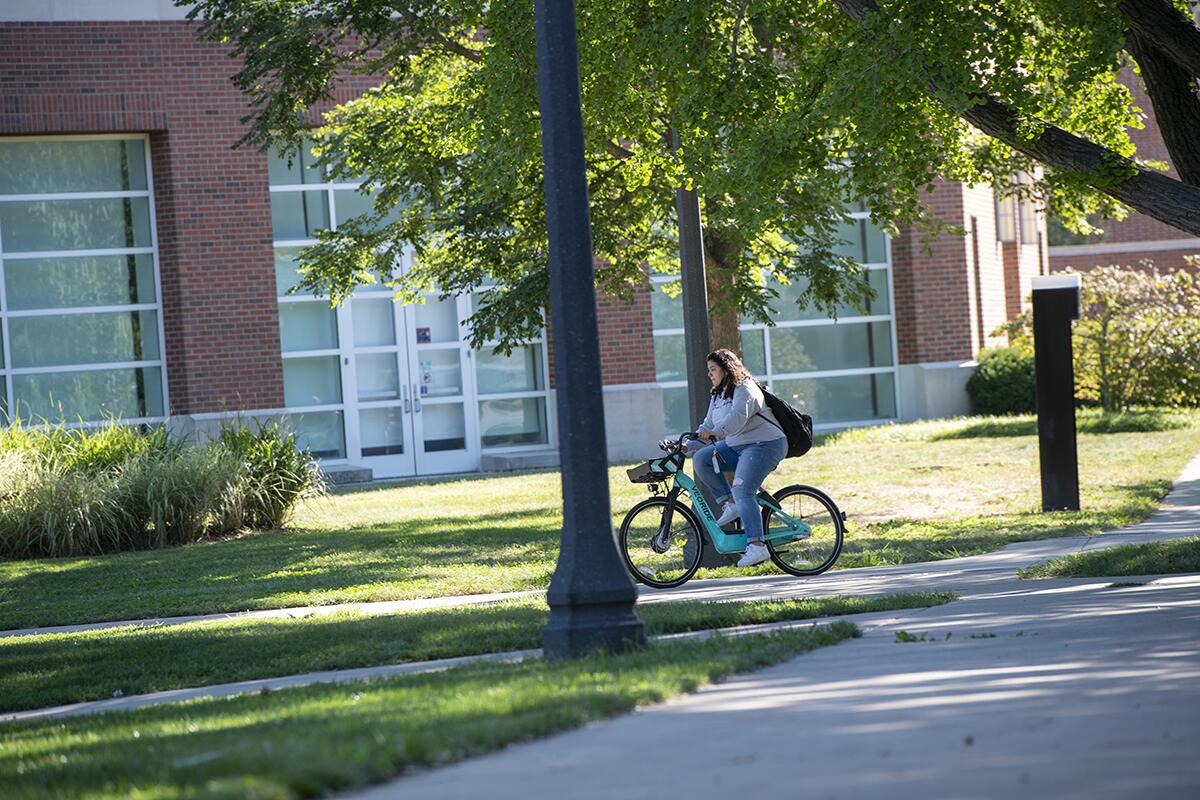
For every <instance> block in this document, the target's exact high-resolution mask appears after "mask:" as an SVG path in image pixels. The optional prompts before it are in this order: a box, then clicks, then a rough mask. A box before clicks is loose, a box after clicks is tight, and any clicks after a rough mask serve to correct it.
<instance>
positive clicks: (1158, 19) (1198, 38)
mask: <svg viewBox="0 0 1200 800" xmlns="http://www.w3.org/2000/svg"><path fill="white" fill-rule="evenodd" d="M1118 8H1120V9H1121V13H1122V14H1124V15H1125V18H1126V19H1128V20H1129V27H1131V28H1132V29H1133V30H1134V31H1136V32H1137V33H1138V34H1139V35H1140V36H1141V37H1142V39H1143V40H1144V41H1146V42H1152V43H1153V44H1154V46H1155V47H1157V48H1158V49H1159V50H1161V51H1162V53H1163V55H1164V56H1166V57H1167V58H1169V59H1170V60H1171V61H1173V62H1175V64H1177V65H1178V66H1179V67H1181V68H1182V69H1183V70H1184V71H1186V72H1187V73H1188V74H1189V75H1191V76H1192V77H1193V78H1200V28H1197V27H1196V23H1195V22H1193V21H1192V20H1190V19H1188V18H1187V17H1186V16H1185V15H1183V14H1182V13H1180V11H1179V9H1177V8H1175V6H1173V5H1172V4H1171V3H1170V0H1121V2H1120V4H1119V5H1118ZM1135 58H1136V56H1135ZM1139 61H1140V59H1139ZM1157 105H1158V103H1157V102H1155V106H1156V108H1157Z"/></svg>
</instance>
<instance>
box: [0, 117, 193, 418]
mask: <svg viewBox="0 0 1200 800" xmlns="http://www.w3.org/2000/svg"><path fill="white" fill-rule="evenodd" d="M112 140H139V141H141V142H142V144H143V149H142V154H143V157H144V158H145V167H146V188H145V189H128V190H119V191H111V192H95V191H89V192H53V193H47V194H2V195H0V203H6V202H42V201H54V200H107V199H114V198H135V197H144V198H146V206H147V213H148V215H149V217H150V219H149V225H150V243H149V245H148V246H146V247H109V248H89V249H79V250H43V251H30V252H21V253H15V254H12V255H6V254H5V252H4V239H3V232H2V231H0V339H2V340H3V343H2V346H0V347H2V349H0V381H3V384H4V386H3V390H4V401H5V413H4V415H3V416H2V417H0V425H8V424H11V423H12V421H13V420H14V419H16V416H15V415H16V413H17V411H18V409H17V408H16V405H15V403H16V397H15V388H14V385H13V376H15V375H46V374H59V373H70V372H110V371H114V370H119V369H149V368H154V367H158V368H159V376H160V383H161V392H162V404H163V408H162V411H163V413H162V414H159V415H147V416H139V417H119V418H118V419H119V421H120V422H121V424H123V425H140V424H156V423H162V422H164V421H165V420H166V419H167V418H168V417H169V416H170V413H171V400H170V393H169V380H168V377H167V339H166V330H165V325H164V321H163V296H162V269H161V266H160V262H159V246H158V214H157V210H156V208H155V200H154V172H153V158H152V154H151V152H150V147H151V142H150V136H149V135H148V134H145V133H141V134H136V133H97V134H62V135H37V136H0V146H3V145H4V144H5V143H7V142H36V141H50V142H61V141H112ZM129 255H149V256H150V258H151V264H152V268H153V271H154V297H155V302H154V303H130V304H128V305H118V306H114V305H104V306H70V307H67V308H53V309H45V308H39V309H23V310H19V311H10V310H9V308H8V280H7V274H6V270H5V264H6V262H11V261H32V260H36V259H46V258H85V257H89V256H101V257H103V256H129ZM143 311H153V312H155V317H156V325H155V335H156V336H157V337H158V345H159V348H158V352H159V357H158V358H157V359H144V360H141V361H120V362H116V361H112V362H104V363H81V364H63V365H58V366H50V367H14V366H13V362H12V338H11V335H10V330H9V320H10V319H15V318H29V317H38V316H69V315H73V314H89V313H121V312H143ZM108 421H109V420H108V419H107V418H105V417H101V418H98V419H75V420H67V419H61V420H54V419H48V418H44V417H39V418H35V419H30V420H22V424H29V425H32V426H34V427H41V426H43V425H62V426H64V427H66V428H82V427H94V426H97V425H103V424H106V423H107V422H108Z"/></svg>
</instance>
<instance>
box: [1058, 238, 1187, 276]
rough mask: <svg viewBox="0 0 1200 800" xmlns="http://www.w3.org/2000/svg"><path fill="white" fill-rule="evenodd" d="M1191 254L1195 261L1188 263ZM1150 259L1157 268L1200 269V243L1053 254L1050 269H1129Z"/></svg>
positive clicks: (1140, 266)
mask: <svg viewBox="0 0 1200 800" xmlns="http://www.w3.org/2000/svg"><path fill="white" fill-rule="evenodd" d="M1189 256H1191V257H1192V258H1193V259H1195V261H1194V262H1193V263H1191V264H1189V263H1188V260H1187V259H1188V257H1189ZM1147 260H1148V261H1150V262H1152V263H1153V265H1154V269H1157V270H1180V269H1189V270H1191V271H1192V272H1198V271H1200V244H1197V245H1196V246H1195V247H1192V248H1189V249H1185V250H1139V251H1138V252H1135V253H1091V254H1088V255H1080V256H1051V257H1050V269H1051V271H1053V272H1061V271H1063V270H1065V269H1067V268H1071V269H1074V270H1076V271H1077V272H1087V271H1089V270H1092V269H1095V268H1096V267H1101V266H1120V267H1125V268H1127V269H1144V268H1146V267H1147V264H1146V263H1145V262H1146V261H1147Z"/></svg>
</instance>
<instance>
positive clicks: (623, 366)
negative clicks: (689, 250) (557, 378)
mask: <svg viewBox="0 0 1200 800" xmlns="http://www.w3.org/2000/svg"><path fill="white" fill-rule="evenodd" d="M602 266H603V264H597V265H596V267H597V268H598V269H599V268H601V267H602ZM596 323H597V327H598V328H599V340H600V377H601V381H602V383H603V384H604V385H605V386H616V385H619V384H626V383H654V380H655V376H654V335H653V331H654V322H653V319H652V318H651V315H650V293H649V291H645V292H638V293H637V294H636V295H634V298H633V301H632V302H625V301H624V300H620V299H618V298H615V297H612V296H610V295H606V294H604V293H603V292H602V291H601V290H600V289H597V290H596ZM546 358H547V359H549V363H550V388H554V320H553V319H551V317H550V314H549V312H547V314H546Z"/></svg>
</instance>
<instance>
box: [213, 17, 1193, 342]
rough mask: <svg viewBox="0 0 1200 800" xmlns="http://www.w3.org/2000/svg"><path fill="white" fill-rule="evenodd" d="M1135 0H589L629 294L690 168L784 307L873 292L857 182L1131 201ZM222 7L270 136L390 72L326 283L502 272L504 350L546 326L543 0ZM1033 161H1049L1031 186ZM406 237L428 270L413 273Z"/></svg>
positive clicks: (314, 262)
mask: <svg viewBox="0 0 1200 800" xmlns="http://www.w3.org/2000/svg"><path fill="white" fill-rule="evenodd" d="M1138 1H1139V2H1146V3H1153V2H1156V1H1157V0H1138ZM1129 2H1130V0H1124V2H1118V1H1117V0H994V2H989V3H975V2H970V0H880V2H878V3H876V2H875V0H813V2H795V0H791V1H790V2H779V0H726V1H725V2H721V1H719V0H688V1H687V2H683V1H682V0H636V1H633V0H604V2H596V1H595V0H577V10H578V25H579V50H580V59H581V63H580V71H581V76H582V84H583V102H584V109H583V111H584V126H585V131H586V136H587V153H588V179H589V187H590V199H591V208H592V224H593V237H594V243H595V250H596V255H597V257H598V258H599V259H601V260H602V262H603V266H602V267H601V268H600V269H599V270H598V280H599V281H600V283H601V284H602V286H603V287H604V288H605V289H607V290H608V291H610V292H612V293H614V294H617V295H624V296H628V295H629V294H630V293H631V292H633V291H637V290H640V288H641V287H643V286H644V282H645V278H644V269H645V267H646V265H649V266H650V268H651V269H655V270H663V271H674V270H675V269H676V263H677V253H678V245H677V240H676V236H675V219H674V215H675V205H674V190H675V188H676V187H677V186H680V185H684V186H688V187H694V188H695V189H696V191H697V192H698V193H699V195H700V197H701V202H702V209H703V215H704V224H705V246H706V259H707V262H708V266H709V269H710V271H713V270H717V271H720V272H721V273H722V274H724V275H725V276H726V277H727V280H726V281H725V284H726V285H727V286H728V292H727V293H726V294H725V296H722V297H718V298H717V300H718V302H720V303H724V304H726V305H727V306H728V307H730V308H733V307H737V308H739V309H740V310H741V311H742V312H743V313H745V314H748V315H750V316H751V317H755V318H758V319H763V320H768V321H769V315H770V306H771V303H772V302H779V300H778V297H777V295H776V293H775V291H774V290H773V289H772V286H773V285H774V284H776V283H788V282H796V281H800V282H802V283H801V285H802V286H804V287H805V288H806V290H805V291H804V292H803V293H802V294H801V295H800V302H801V303H805V304H812V305H814V306H816V307H818V308H820V309H824V310H830V309H832V308H833V307H834V306H836V305H837V304H838V303H839V302H842V301H844V300H846V299H849V300H850V301H852V302H854V301H861V300H863V299H865V298H867V297H868V296H869V295H870V289H869V288H868V287H867V286H866V283H865V281H864V280H863V277H862V274H861V272H860V271H858V270H856V269H853V268H852V264H851V263H850V261H849V259H847V258H845V257H842V256H838V255H836V254H835V252H834V250H835V248H836V247H837V246H838V244H839V243H840V238H841V237H840V236H839V233H838V231H839V227H840V226H841V225H843V224H844V222H845V220H846V217H845V214H846V208H847V207H848V204H849V203H851V202H852V201H854V202H857V201H858V200H860V199H861V200H862V201H863V202H865V204H866V208H867V209H868V210H869V211H870V212H871V215H872V218H873V219H874V220H875V221H876V222H877V223H879V224H883V225H885V226H888V227H889V228H890V229H892V230H894V229H895V226H896V225H898V224H905V223H911V222H916V223H919V224H922V225H923V226H924V227H925V230H927V231H932V230H936V229H937V226H938V223H937V221H936V220H933V219H931V218H929V217H928V216H927V214H926V211H925V209H924V208H923V207H922V205H921V197H922V194H923V192H924V190H925V189H926V188H928V187H930V186H931V184H932V183H933V181H934V180H935V178H936V177H938V176H939V175H940V176H944V177H946V178H949V179H953V180H963V181H968V182H971V183H991V184H993V185H995V186H997V187H999V188H1000V189H1001V191H1003V192H1034V193H1035V194H1037V195H1038V197H1039V198H1040V199H1041V200H1043V201H1047V202H1049V203H1051V204H1052V205H1053V207H1054V208H1055V210H1056V212H1057V214H1058V215H1059V216H1060V218H1062V219H1063V220H1064V221H1065V222H1066V223H1067V224H1068V225H1069V226H1074V227H1076V228H1080V227H1083V226H1086V225H1087V223H1086V221H1085V215H1086V214H1089V213H1101V214H1105V215H1120V214H1122V213H1123V210H1124V207H1123V205H1122V203H1121V201H1120V200H1118V199H1116V197H1114V196H1113V195H1114V194H1116V195H1117V196H1118V197H1119V196H1120V192H1114V191H1113V187H1121V186H1124V185H1126V184H1128V183H1129V182H1130V181H1131V180H1135V179H1137V178H1138V176H1140V175H1141V174H1142V173H1143V172H1146V170H1145V169H1144V167H1143V166H1142V165H1139V164H1137V162H1136V161H1133V160H1131V159H1132V157H1134V156H1135V153H1134V148H1133V146H1132V144H1131V143H1130V141H1129V138H1128V136H1127V130H1128V129H1129V128H1132V127H1137V126H1138V125H1139V124H1140V123H1139V117H1138V110H1137V109H1136V108H1134V107H1133V105H1132V103H1131V100H1130V96H1129V93H1128V91H1127V89H1126V88H1125V87H1124V86H1123V85H1121V84H1120V83H1119V82H1118V80H1117V76H1118V72H1119V70H1120V69H1121V67H1122V66H1123V65H1126V64H1128V63H1130V62H1129V57H1128V56H1127V55H1126V54H1125V53H1124V48H1125V47H1126V34H1127V27H1128V25H1127V21H1126V17H1125V16H1124V15H1123V13H1122V12H1121V9H1119V8H1118V6H1123V5H1128V4H1129ZM1165 2H1166V0H1161V3H1164V4H1165ZM195 6H196V7H195V9H194V11H193V16H195V17H196V18H198V19H200V20H201V21H202V22H203V27H202V34H203V35H204V36H206V37H208V38H210V39H213V40H216V41H222V42H228V43H231V44H232V45H233V54H234V55H235V56H236V57H239V58H240V59H242V61H241V64H242V66H241V68H240V71H239V72H238V73H237V75H236V78H235V82H236V84H237V85H238V86H239V87H240V88H241V89H242V91H244V92H245V93H246V94H247V95H248V96H249V98H250V100H251V102H252V104H253V114H252V116H251V117H250V118H249V121H250V123H251V127H250V128H249V132H248V134H247V137H246V141H247V142H249V143H251V144H255V145H258V146H279V145H280V144H281V143H282V144H287V143H292V144H294V143H295V142H297V141H298V139H299V137H300V136H302V135H304V134H305V133H306V131H305V128H306V127H307V125H308V120H310V119H311V118H312V116H311V110H312V109H313V108H314V107H315V106H320V105H321V104H323V103H326V102H328V100H329V98H330V97H331V92H332V90H333V89H334V88H335V87H336V86H337V84H338V82H339V80H340V79H341V78H342V77H344V76H345V75H347V74H349V73H351V72H354V71H361V72H367V73H371V74H375V75H378V76H380V77H381V79H382V80H381V83H380V84H379V85H378V87H377V88H376V89H374V90H371V91H369V92H367V93H366V94H365V95H363V96H361V97H359V98H358V99H356V100H353V101H351V102H348V103H344V104H342V105H340V106H336V107H335V108H333V109H332V110H331V111H329V112H328V113H327V114H326V115H325V117H324V127H322V128H320V129H319V131H318V132H317V134H316V136H317V140H318V143H319V145H318V149H319V152H321V153H322V154H323V158H325V159H326V160H327V161H329V162H330V164H331V168H332V170H333V172H334V174H335V175H336V176H340V177H343V178H349V177H352V176H355V177H357V176H361V177H364V178H365V179H366V180H368V181H370V182H373V183H374V184H376V185H377V186H378V190H377V192H376V195H375V196H376V213H375V214H374V215H373V216H369V215H368V216H364V217H359V218H356V219H354V220H351V221H350V222H349V223H347V224H344V225H341V226H339V228H338V230H337V231H336V232H326V233H323V234H321V236H320V237H319V239H320V241H319V243H318V244H317V245H315V246H313V247H311V248H309V249H308V250H307V251H306V254H305V256H304V262H305V264H304V269H305V270H306V271H305V284H306V286H307V287H309V288H311V289H314V290H316V291H318V292H320V293H323V294H327V295H328V296H330V297H331V298H332V299H333V300H335V301H336V300H340V299H343V298H345V297H346V296H347V295H348V294H349V293H350V292H352V291H353V289H354V287H355V286H357V285H360V284H362V283H366V282H373V281H376V280H383V281H385V282H387V283H389V285H393V286H394V287H395V289H396V290H397V292H398V294H399V295H400V298H401V299H412V298H414V297H415V296H416V295H417V294H418V293H419V292H420V291H422V290H426V289H429V288H431V287H434V286H436V287H439V288H440V289H441V290H442V291H445V292H448V293H449V292H458V291H464V290H470V289H472V288H474V287H476V286H478V285H480V284H481V283H484V282H488V281H494V282H496V283H497V284H498V285H499V286H500V287H501V289H502V291H500V292H497V293H492V295H491V297H492V300H491V302H490V303H488V304H486V305H484V306H483V307H482V308H481V309H480V310H479V311H478V312H477V313H476V315H475V317H474V318H473V320H472V323H473V329H472V333H473V337H474V339H475V341H476V342H477V343H478V342H481V341H483V340H485V339H490V338H496V339H499V340H500V341H501V343H502V345H511V344H513V343H515V342H516V341H518V340H520V339H521V338H522V337H525V336H528V335H530V334H532V333H533V332H534V331H535V330H536V329H537V328H539V327H540V326H541V324H542V319H541V313H542V309H543V308H544V307H545V306H546V296H547V287H548V279H547V274H546V269H545V262H546V250H547V244H546V239H545V226H544V211H545V210H544V206H543V196H542V172H541V144H540V129H539V116H538V94H537V77H536V63H535V46H534V41H535V37H534V18H533V3H532V2H530V1H529V0H520V1H519V2H516V1H514V0H490V1H488V2H485V1H484V0H439V2H436V3H434V2H427V1H423V0H412V1H411V2H386V1H385V0H200V2H198V3H196V4H195ZM1168 8H1169V7H1168ZM1175 13H1176V14H1177V16H1178V12H1175ZM989 104H990V105H989ZM981 110H982V111H984V112H991V113H993V115H995V114H999V115H1000V117H998V118H997V119H999V123H997V122H996V119H992V120H991V121H989V120H988V119H982V118H979V113H977V112H980V111H981ZM973 113H974V114H975V116H974V117H972V114H973ZM1005 115H1007V116H1005ZM968 119H971V122H968ZM972 122H974V123H975V124H972ZM996 124H1001V126H1002V127H1003V126H1004V125H1007V128H1006V129H1005V130H999V131H997V130H996V129H995V126H996ZM976 125H978V126H980V127H982V128H983V129H985V130H987V129H988V128H989V126H991V127H992V128H993V130H990V131H989V132H990V133H992V134H993V135H991V136H989V135H986V134H985V133H983V132H981V130H980V127H976ZM673 133H674V134H676V135H677V136H678V142H679V143H680V146H679V147H674V146H673V138H672V134H673ZM1060 133H1065V134H1069V135H1073V136H1069V138H1068V139H1067V142H1068V144H1069V143H1070V142H1073V141H1075V140H1076V139H1077V140H1079V141H1082V142H1084V143H1085V144H1088V145H1089V146H1091V147H1092V148H1095V149H1096V150H1097V151H1098V152H1100V154H1101V155H1100V156H1098V157H1096V158H1095V159H1093V160H1092V161H1088V160H1087V158H1084V157H1082V156H1079V153H1078V152H1076V153H1075V155H1076V156H1077V157H1075V158H1074V159H1073V160H1072V159H1066V160H1062V159H1058V163H1056V158H1057V157H1056V156H1055V154H1054V153H1051V154H1049V155H1047V153H1046V152H1043V151H1045V150H1046V146H1044V145H1043V142H1044V141H1045V139H1046V136H1047V134H1051V135H1057V134H1060ZM1039 148H1040V149H1039ZM1079 152H1083V151H1079ZM1087 152H1088V153H1090V152H1091V151H1087ZM1043 165H1044V167H1045V168H1044V169H1039V166H1043ZM1021 172H1024V173H1029V174H1037V175H1038V176H1039V180H1038V181H1037V182H1035V183H1032V184H1017V183H1016V182H1014V181H1013V180H1012V176H1014V175H1015V174H1017V173H1021ZM1164 180H1169V179H1166V178H1164ZM1174 183H1178V182H1174ZM1198 196H1200V190H1198ZM1122 199H1124V200H1125V202H1129V200H1128V198H1122ZM1197 208H1198V209H1200V202H1198V203H1197ZM1198 213H1200V212H1198ZM1198 219H1200V217H1198ZM1198 224H1200V223H1198ZM404 244H410V245H411V246H412V247H413V248H414V249H415V251H416V259H415V261H416V267H415V268H414V269H412V270H410V271H409V272H407V273H405V274H398V273H396V272H394V271H393V268H392V265H394V264H395V263H398V259H397V258H396V257H397V255H398V254H399V252H400V251H401V249H402V247H403V245H404Z"/></svg>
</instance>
